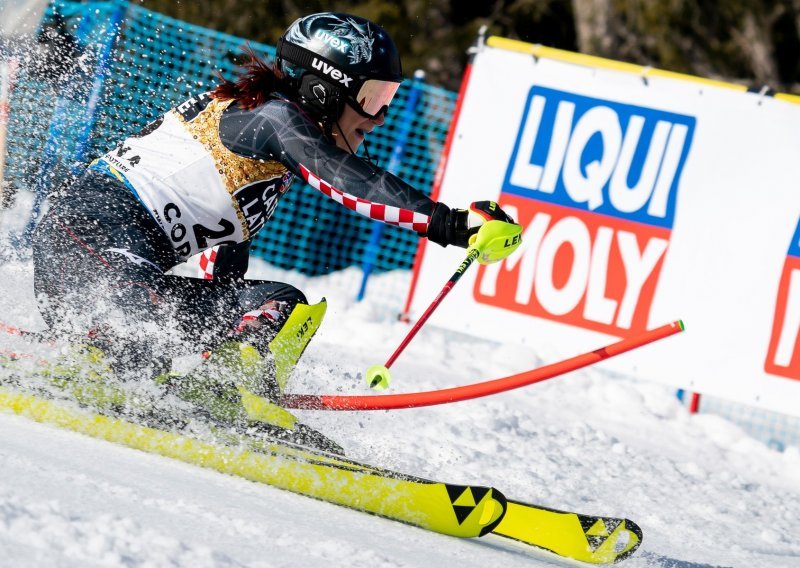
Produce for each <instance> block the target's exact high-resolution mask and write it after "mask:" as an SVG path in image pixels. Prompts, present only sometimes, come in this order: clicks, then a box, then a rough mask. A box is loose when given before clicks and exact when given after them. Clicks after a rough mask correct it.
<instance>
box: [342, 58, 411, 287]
mask: <svg viewBox="0 0 800 568" xmlns="http://www.w3.org/2000/svg"><path fill="white" fill-rule="evenodd" d="M424 81H425V72H424V71H422V70H419V69H418V70H417V71H415V72H414V81H413V83H412V84H411V90H410V91H409V93H408V98H407V99H406V106H405V108H404V109H403V114H402V115H401V117H400V127H399V128H398V132H397V138H396V140H395V144H394V147H393V148H392V155H391V157H390V158H389V164H388V165H387V166H386V169H387V170H388V171H389V172H391V173H393V174H396V173H397V171H398V169H399V168H400V163H401V161H402V159H403V155H404V154H405V151H406V143H407V142H408V135H409V133H410V132H411V124H412V123H413V122H414V114H415V113H416V110H417V105H418V104H419V99H420V95H421V94H422V84H423V82H424ZM385 226H386V225H385V224H384V223H381V222H380V221H374V222H373V223H372V232H371V233H370V237H369V242H368V243H367V247H366V249H365V250H364V256H363V257H362V260H361V272H362V276H361V286H360V287H359V289H358V295H357V296H356V301H358V302H360V301H361V300H363V299H364V295H365V294H366V292H367V281H368V280H369V277H370V274H372V269H373V268H374V267H375V259H376V258H377V256H378V251H379V250H380V242H381V237H382V236H383V231H384V227H385Z"/></svg>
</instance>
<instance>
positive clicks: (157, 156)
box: [34, 94, 449, 376]
mask: <svg viewBox="0 0 800 568" xmlns="http://www.w3.org/2000/svg"><path fill="white" fill-rule="evenodd" d="M294 176H301V177H302V178H303V179H304V180H305V181H307V182H308V183H309V184H311V185H312V186H313V187H315V188H317V189H319V190H320V191H322V192H323V193H325V194H327V195H329V196H330V197H331V198H333V199H335V200H337V201H338V202H339V203H342V204H343V205H345V206H346V207H349V208H350V209H354V210H356V211H358V212H359V213H362V214H364V215H367V216H369V217H371V218H373V219H377V220H381V221H384V222H387V223H392V224H395V225H401V226H404V227H407V228H410V229H412V230H415V231H417V232H418V233H420V235H425V234H426V233H427V232H428V230H429V228H430V221H431V216H432V214H433V213H434V210H435V208H437V207H440V206H441V204H435V203H434V202H433V201H431V200H430V199H429V198H428V197H427V196H425V195H424V194H423V193H421V192H420V191H418V190H416V189H414V188H413V187H411V186H410V185H408V184H406V183H405V182H403V181H402V180H400V179H399V178H397V177H396V176H394V175H392V174H390V173H388V172H386V171H384V170H382V169H380V168H378V167H376V166H375V165H373V164H371V163H369V162H367V161H366V160H364V159H362V158H360V157H357V156H353V155H350V154H349V153H347V152H345V151H343V150H341V149H339V148H338V147H337V146H336V145H335V144H334V143H333V142H332V141H331V140H330V139H329V138H327V137H326V136H325V135H324V134H323V132H322V130H321V129H320V128H319V126H318V125H317V124H315V123H314V121H313V120H311V119H310V118H309V117H308V116H307V115H306V114H305V113H304V112H303V110H302V109H301V108H300V107H299V106H297V105H296V104H294V103H293V102H290V101H288V100H285V99H283V98H281V97H280V96H276V97H275V98H272V99H270V100H269V101H268V102H266V103H265V104H263V105H261V106H259V107H257V108H255V109H252V110H245V109H242V108H240V107H239V105H238V104H237V103H235V102H231V101H220V100H217V99H214V98H213V97H211V96H210V95H209V94H203V95H201V96H198V97H195V98H192V99H189V100H188V101H186V102H185V103H183V104H182V105H180V106H178V107H176V108H175V109H172V110H171V111H169V112H168V113H166V114H165V115H163V116H162V117H160V118H159V119H157V120H156V121H155V122H153V123H152V124H150V125H148V126H147V127H146V128H145V129H144V130H143V131H142V132H140V133H139V134H137V135H134V136H131V137H129V138H127V139H126V140H124V141H123V142H122V144H120V145H119V146H118V147H117V148H116V149H115V150H113V151H111V152H108V153H107V154H105V155H104V156H103V157H102V158H101V159H99V160H97V161H95V162H94V163H93V164H92V165H91V166H90V167H89V169H88V170H87V171H86V172H85V173H84V174H83V175H82V176H81V177H80V178H79V179H78V180H77V181H75V182H74V183H72V184H71V185H69V186H68V187H66V188H65V189H62V190H60V191H58V192H56V193H55V194H54V195H52V196H51V205H50V208H49V210H48V212H47V214H46V215H45V217H44V218H43V219H42V221H41V223H40V224H39V227H38V229H37V231H36V234H35V237H34V271H35V272H34V280H35V291H36V295H37V299H38V301H39V305H40V309H41V312H42V315H43V317H44V319H45V320H46V321H47V323H48V324H49V326H50V327H51V329H52V330H54V331H55V332H61V333H69V334H76V333H77V334H78V335H80V336H83V337H85V334H89V335H90V336H95V337H97V338H99V339H100V340H105V342H104V346H105V347H106V349H108V350H110V351H111V356H112V359H113V360H114V361H115V366H116V367H117V369H118V370H122V371H123V372H124V371H126V370H136V372H137V374H139V375H140V376H141V373H142V371H143V369H142V367H143V366H146V365H147V364H148V363H149V362H151V361H162V365H164V364H166V361H167V360H168V359H169V358H171V357H173V356H176V355H178V354H181V353H182V352H191V351H196V350H203V349H213V348H214V347H215V346H217V345H219V344H220V343H221V342H222V341H224V340H225V339H226V338H228V337H231V336H232V335H234V336H235V335H236V333H237V332H241V331H243V327H242V326H241V321H242V318H243V316H244V314H247V313H252V312H253V310H261V312H258V313H263V314H265V315H266V314H271V315H272V319H273V320H274V321H272V322H271V325H269V326H264V327H262V329H261V330H260V331H259V332H258V333H259V334H260V337H256V338H249V339H248V341H249V342H250V343H253V344H255V345H256V346H257V347H259V348H260V349H263V348H264V346H266V345H267V344H268V342H269V340H270V339H271V338H272V337H274V335H275V333H277V330H278V329H279V328H280V326H281V325H282V323H283V322H284V321H285V319H286V318H287V317H288V315H289V313H291V310H292V308H293V307H294V306H295V305H296V304H297V303H298V302H302V303H305V302H306V298H305V296H304V295H303V294H302V292H300V291H299V290H297V289H296V288H294V287H293V286H290V285H288V284H284V283H279V282H266V281H258V280H244V274H245V272H246V271H247V266H248V251H249V247H250V242H251V240H252V238H253V236H254V235H255V233H256V232H258V231H259V230H260V229H261V228H262V227H263V226H264V225H265V224H266V223H267V222H268V220H269V218H270V217H271V216H272V214H273V212H274V211H275V208H276V206H277V204H278V201H279V200H280V198H281V196H283V195H284V193H285V192H286V191H287V190H288V188H289V186H290V184H291V183H292V179H293V177H294ZM441 207H443V209H444V210H447V208H446V207H445V206H441ZM447 211H449V210H447ZM440 212H441V210H440ZM440 232H443V231H440ZM429 237H430V238H431V240H436V241H437V242H441V241H443V239H444V237H443V236H441V237H439V238H434V236H433V235H429ZM442 244H443V243H442ZM215 245H222V246H221V247H220V249H219V253H218V255H217V258H216V263H215V269H214V278H213V280H201V279H193V278H183V277H178V276H173V275H168V274H166V272H167V271H168V270H170V269H171V268H172V267H174V266H176V265H178V264H180V263H182V262H183V261H185V260H186V259H188V258H190V257H191V256H193V255H195V254H197V253H199V252H202V251H204V250H207V249H209V248H211V247H213V246H215ZM237 330H238V331H237ZM244 331H247V329H244ZM161 370H163V366H162V368H156V369H152V370H151V372H159V371H161Z"/></svg>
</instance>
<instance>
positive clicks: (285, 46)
mask: <svg viewBox="0 0 800 568" xmlns="http://www.w3.org/2000/svg"><path fill="white" fill-rule="evenodd" d="M277 53H278V58H279V60H280V59H284V60H286V62H287V63H291V64H295V65H299V66H300V67H303V68H305V69H314V70H316V73H315V74H317V75H319V76H320V78H323V79H325V80H326V81H330V82H331V83H333V84H334V85H337V86H338V87H340V88H341V89H342V91H343V92H344V93H345V94H346V96H347V98H348V99H349V102H350V103H351V106H352V107H353V108H354V109H355V110H356V111H357V112H358V113H359V114H361V115H363V116H366V117H367V118H377V117H378V115H380V114H381V113H382V112H384V111H385V110H386V109H388V108H389V104H390V103H391V102H392V99H393V98H394V95H395V94H396V93H397V89H399V88H400V83H399V82H396V81H384V80H381V79H367V80H363V79H362V78H361V77H357V76H352V75H350V74H348V73H346V72H345V71H342V70H341V69H340V68H339V67H338V66H337V65H335V64H334V63H331V62H330V61H329V60H327V59H325V58H324V57H321V56H319V55H317V54H316V53H314V52H313V51H309V50H308V49H306V48H304V47H300V46H299V45H295V44H293V43H289V42H286V41H284V40H283V38H281V39H280V40H278V49H277ZM356 87H358V90H356ZM354 93H355V94H354ZM352 103H354V104H352Z"/></svg>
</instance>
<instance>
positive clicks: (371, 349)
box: [0, 261, 800, 568]
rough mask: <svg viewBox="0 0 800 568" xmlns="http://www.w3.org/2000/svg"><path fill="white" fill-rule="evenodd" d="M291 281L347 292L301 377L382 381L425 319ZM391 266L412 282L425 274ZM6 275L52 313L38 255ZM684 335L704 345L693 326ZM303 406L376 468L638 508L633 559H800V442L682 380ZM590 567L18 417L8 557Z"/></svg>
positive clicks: (477, 357)
mask: <svg viewBox="0 0 800 568" xmlns="http://www.w3.org/2000/svg"><path fill="white" fill-rule="evenodd" d="M259 273H260V271H259V270H258V269H256V270H252V271H251V276H253V277H257V276H258V275H259ZM446 276H447V275H444V276H443V278H444V277H446ZM269 277H270V278H275V272H274V271H272V272H269ZM284 277H285V279H286V280H287V281H290V282H292V283H293V284H295V285H298V286H299V287H301V288H302V289H304V290H305V291H306V293H307V295H308V297H309V299H311V300H312V301H316V300H317V299H319V298H320V297H322V296H326V297H327V298H328V302H329V311H328V315H327V318H326V322H325V325H324V326H323V328H322V330H321V331H320V332H319V333H318V335H317V337H316V339H315V340H314V342H313V343H312V345H311V346H310V347H309V348H308V350H307V352H306V356H305V358H304V359H303V361H302V362H301V364H300V367H299V369H298V373H297V376H296V378H295V380H294V383H293V385H292V390H294V391H296V392H317V393H331V392H348V393H360V394H364V393H365V392H367V389H366V387H365V386H364V384H363V379H362V375H363V371H364V370H365V369H366V368H367V367H368V366H370V365H372V364H375V363H382V362H383V361H385V359H386V357H387V356H388V355H389V354H390V353H391V351H392V350H393V349H394V347H395V346H396V345H397V344H398V343H399V342H400V340H401V339H402V338H403V337H404V336H405V334H406V333H407V331H408V326H407V325H406V324H403V323H400V322H398V321H397V320H396V317H395V316H396V313H395V311H394V310H391V309H388V308H386V307H384V306H383V305H381V304H378V303H375V302H373V301H371V300H370V299H369V298H368V299H367V300H366V301H365V302H363V303H360V304H358V303H355V302H354V300H353V294H352V290H353V286H352V283H353V282H354V281H356V277H357V274H351V273H349V272H348V271H346V273H345V274H344V275H343V274H338V275H332V276H328V277H321V278H316V279H307V278H304V277H301V276H298V275H296V274H285V275H284ZM378 278H379V279H381V280H383V281H384V282H383V283H384V284H386V283H387V282H388V283H389V284H395V285H397V286H399V287H400V288H402V284H403V283H404V282H405V280H406V279H407V275H404V274H389V275H382V276H379V277H378ZM392 280H397V281H398V282H397V283H393V282H392ZM348 282H349V283H350V287H349V288H347V287H345V286H344V285H343V283H348ZM0 286H1V287H2V288H1V289H2V294H0V321H4V322H5V323H10V324H15V325H18V326H23V327H27V328H37V327H40V326H41V325H42V324H41V320H40V318H39V316H38V314H37V312H36V308H35V305H34V302H33V299H32V291H31V274H30V266H29V264H25V263H17V262H10V261H5V262H2V263H0ZM667 341H691V335H690V331H689V332H687V333H686V334H684V335H681V336H677V337H675V338H671V339H668V340H667ZM0 346H1V345H0ZM645 349H658V344H654V345H651V346H648V347H645ZM546 362H549V360H548V359H547V354H546V353H537V352H536V350H533V349H531V348H530V347H519V346H514V345H496V344H491V343H488V342H486V341H484V340H477V339H474V338H470V337H467V336H458V335H454V334H453V333H452V332H447V331H444V330H441V329H436V328H433V327H426V328H424V329H423V330H422V332H421V333H420V334H419V335H418V336H417V338H416V339H415V340H414V341H413V342H412V343H411V345H410V347H409V348H408V349H407V351H406V352H405V353H404V354H403V355H402V356H401V357H400V359H399V360H398V361H397V363H396V364H395V365H394V367H393V378H394V382H393V387H392V389H393V391H394V392H408V391H419V390H427V389H431V388H437V387H447V386H454V385H459V384H466V383H471V382H475V381H477V380H484V379H488V378H496V377H501V376H506V375H509V374H513V373H515V372H519V371H522V370H527V369H530V368H532V367H535V366H538V365H541V364H542V363H546ZM300 415H301V418H302V419H303V420H304V421H305V422H306V423H308V424H309V425H311V426H314V427H316V428H318V429H320V430H322V431H323V432H325V433H327V434H328V435H330V436H331V437H333V438H335V439H336V440H338V441H340V442H341V443H342V445H343V446H344V447H345V449H346V451H347V453H348V454H349V455H350V456H351V457H354V458H356V459H362V460H365V461H369V462H370V463H373V464H375V465H379V466H384V467H390V468H394V469H398V470H400V471H404V472H407V473H413V474H416V475H420V476H423V477H429V478H433V479H438V480H442V481H448V482H453V483H465V484H466V483H477V484H491V485H494V486H496V487H497V488H499V489H500V490H501V491H502V492H503V493H504V494H505V495H506V496H508V497H511V498H514V499H517V500H522V501H529V502H533V503H538V504H541V505H545V506H548V507H553V508H560V509H569V510H575V511H578V512H583V513H587V514H598V515H609V516H624V517H628V518H631V519H633V520H635V521H636V522H637V523H638V524H639V525H640V526H641V527H642V529H643V531H644V535H645V536H644V543H643V545H642V546H641V548H640V549H639V551H638V552H637V553H636V555H635V556H633V557H632V558H631V559H629V560H627V561H626V562H624V564H623V565H624V566H626V567H630V568H634V567H644V566H648V567H649V566H653V567H664V568H699V567H706V566H736V567H743V568H749V567H765V568H773V567H786V568H789V567H797V566H800V540H799V539H798V538H797V535H798V533H800V530H799V529H800V448H797V447H790V448H788V449H787V450H786V451H785V452H782V453H779V452H776V451H774V450H771V449H769V448H767V447H766V446H764V445H763V444H761V443H759V442H756V441H755V440H753V439H752V438H750V437H748V436H747V435H746V434H745V433H744V432H743V431H742V430H740V429H739V428H738V427H736V426H734V425H732V424H731V423H729V422H726V421H724V420H723V419H721V418H718V417H715V416H710V415H702V414H701V415H697V416H690V415H689V414H688V413H687V411H686V410H685V408H684V407H683V406H681V404H680V403H679V402H678V401H677V400H676V399H675V397H674V395H673V392H672V391H670V390H669V389H665V388H664V387H662V386H659V385H654V384H650V383H646V382H642V381H639V380H636V379H635V378H633V377H621V376H612V375H611V374H610V373H608V372H604V371H603V369H602V366H597V367H596V368H592V369H588V370H584V371H580V372H575V373H572V374H570V375H568V376H564V377H561V378H559V379H555V380H552V381H548V382H545V383H541V384H538V385H533V386H531V387H528V388H526V389H521V390H518V391H513V392H510V393H506V394H503V395H498V396H494V397H491V398H484V399H479V400H475V401H469V402H462V403H457V404H452V405H448V406H438V407H432V408H427V409H416V410H398V411H381V412H373V413H363V412H362V413H354V412H352V413H348V412H338V413H332V412H330V413H325V412H316V413H315V412H303V413H300ZM572 564H574V563H570V562H567V561H562V560H558V559H554V558H553V557H552V556H548V555H546V554H544V553H540V552H536V551H532V550H530V549H523V548H521V547H520V546H517V545H515V544H514V543H511V542H509V541H506V540H504V539H499V538H494V539H491V538H484V539H472V540H459V539H456V538H451V537H445V536H441V535H437V534H433V533H429V532H426V531H424V530H421V529H417V528H414V527H409V526H405V525H402V524H400V523H396V522H392V521H387V520H384V519H379V518H377V517H372V516H369V515H366V514H363V513H359V512H355V511H351V510H348V509H344V508H341V507H337V506H334V505H329V504H326V503H322V502H318V501H315V500H312V499H309V498H306V497H302V496H297V495H294V494H291V493H288V492H284V491H280V490H277V489H274V488H272V487H268V486H263V485H259V484H256V483H252V482H248V481H244V480H242V479H238V478H234V477H231V476H227V475H223V474H219V473H216V472H214V471H211V470H205V469H201V468H198V467H194V466H190V465H186V464H183V463H180V462H176V461H172V460H169V459H166V458H162V457H158V456H152V455H148V454H144V453H141V452H138V451H135V450H131V449H128V448H124V447H120V446H116V445H113V444H110V443H106V442H101V441H97V440H94V439H91V438H88V437H85V436H82V435H79V434H75V433H71V432H67V431H62V430H59V429H57V428H55V427H52V426H47V425H41V424H37V423H34V422H32V421H30V420H28V419H25V418H23V417H19V416H15V415H11V414H4V413H2V412H0V566H14V567H17V566H67V567H72V566H153V567H159V566H187V567H188V566H191V567H203V566H270V567H272V566H287V567H289V566H370V567H401V566H423V567H427V566H460V567H471V566H475V567H478V566H480V567H481V568H485V567H486V566H566V565H572Z"/></svg>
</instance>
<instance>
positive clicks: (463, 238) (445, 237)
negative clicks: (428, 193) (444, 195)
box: [427, 201, 514, 248]
mask: <svg viewBox="0 0 800 568" xmlns="http://www.w3.org/2000/svg"><path fill="white" fill-rule="evenodd" d="M492 220H494V221H503V222H505V223H514V219H512V218H511V217H510V216H509V215H508V214H507V213H506V212H505V211H503V210H502V209H500V206H499V205H498V204H497V203H495V202H494V201H475V202H473V203H472V204H471V205H470V206H469V209H450V208H449V207H448V206H447V205H445V204H444V203H437V204H436V205H435V206H434V207H433V213H432V214H431V220H430V222H429V223H428V234H427V237H428V240H430V241H433V242H435V243H437V244H440V245H442V246H443V247H446V246H447V245H455V246H457V247H461V248H467V247H469V245H470V242H469V240H470V237H472V236H473V235H475V234H477V232H478V229H480V228H481V225H483V224H484V223H485V222H487V221H492Z"/></svg>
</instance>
